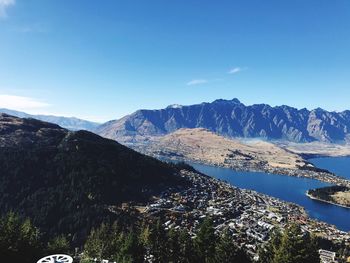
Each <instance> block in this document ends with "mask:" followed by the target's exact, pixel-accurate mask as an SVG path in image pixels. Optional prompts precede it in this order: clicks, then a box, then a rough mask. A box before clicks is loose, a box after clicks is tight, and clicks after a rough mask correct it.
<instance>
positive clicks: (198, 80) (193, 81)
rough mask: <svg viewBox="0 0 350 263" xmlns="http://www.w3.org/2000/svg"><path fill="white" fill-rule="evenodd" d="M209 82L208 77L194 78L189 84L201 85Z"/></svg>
mask: <svg viewBox="0 0 350 263" xmlns="http://www.w3.org/2000/svg"><path fill="white" fill-rule="evenodd" d="M205 83H208V80H206V79H193V80H191V81H189V82H187V86H194V85H200V84H205Z"/></svg>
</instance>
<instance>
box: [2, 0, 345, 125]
mask: <svg viewBox="0 0 350 263" xmlns="http://www.w3.org/2000/svg"><path fill="white" fill-rule="evenodd" d="M235 97H237V98H238V99H240V100H241V101H242V102H243V103H245V104H254V103H268V104H271V105H282V104H287V105H291V106H295V107H298V108H303V107H307V108H309V109H311V108H316V107H323V108H325V109H327V110H337V111H340V110H344V109H350V0H283V1H282V0H265V1H262V0H241V1H235V0H218V1H214V0H212V1H210V0H168V1H166V0H147V1H146V0H138V1H136V0H99V1H94V0H74V1H72V0H0V108H1V107H7V108H12V109H17V110H23V111H26V112H30V113H51V114H59V115H66V116H77V117H81V118H86V119H90V120H98V121H105V120H109V119H115V118H119V117H122V116H123V115H125V114H128V113H131V112H133V111H135V110H137V109H140V108H147V109H155V108H162V107H165V106H167V105H169V104H175V103H176V104H184V105H186V104H194V103H200V102H203V101H213V100H215V99H218V98H223V99H231V98H235Z"/></svg>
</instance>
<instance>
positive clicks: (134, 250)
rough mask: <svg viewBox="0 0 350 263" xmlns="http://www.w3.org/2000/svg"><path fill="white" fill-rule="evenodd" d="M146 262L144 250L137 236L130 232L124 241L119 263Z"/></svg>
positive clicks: (118, 259) (119, 254)
mask: <svg viewBox="0 0 350 263" xmlns="http://www.w3.org/2000/svg"><path fill="white" fill-rule="evenodd" d="M143 261H144V249H143V246H142V244H141V243H140V241H139V239H138V237H137V235H136V234H135V233H134V232H133V231H130V232H129V233H128V234H127V235H126V236H125V237H124V240H123V241H122V244H121V247H120V250H119V253H118V257H117V262H120V263H139V262H140V263H141V262H143Z"/></svg>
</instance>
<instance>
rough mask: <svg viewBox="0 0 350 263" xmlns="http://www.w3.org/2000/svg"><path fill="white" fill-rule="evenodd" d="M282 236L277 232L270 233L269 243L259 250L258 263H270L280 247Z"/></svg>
mask: <svg viewBox="0 0 350 263" xmlns="http://www.w3.org/2000/svg"><path fill="white" fill-rule="evenodd" d="M281 239H282V234H281V232H280V231H279V230H276V231H274V232H273V233H272V235H271V238H270V241H269V242H268V243H267V244H266V245H265V246H263V247H261V248H260V249H259V263H271V262H272V261H273V258H274V256H275V254H276V252H277V250H278V249H279V247H280V245H281Z"/></svg>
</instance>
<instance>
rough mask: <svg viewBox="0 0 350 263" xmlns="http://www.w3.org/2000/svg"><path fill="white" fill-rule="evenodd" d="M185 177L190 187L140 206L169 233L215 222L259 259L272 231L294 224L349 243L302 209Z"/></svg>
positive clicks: (348, 235) (192, 175)
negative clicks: (228, 231)
mask: <svg viewBox="0 0 350 263" xmlns="http://www.w3.org/2000/svg"><path fill="white" fill-rule="evenodd" d="M181 174H182V176H183V177H185V178H188V179H189V180H190V181H191V183H192V186H191V187H189V188H186V189H182V190H180V191H179V190H177V189H169V190H167V191H165V192H163V193H162V194H161V195H160V197H159V198H156V199H155V200H154V202H151V203H149V204H148V205H147V206H145V207H139V210H140V211H141V212H142V213H143V214H144V215H145V216H150V217H160V218H162V221H163V222H165V223H164V227H165V229H167V230H168V229H170V228H174V229H179V228H183V229H187V230H188V232H189V233H190V234H191V235H193V236H195V235H196V230H197V227H198V226H199V224H200V222H201V221H203V220H204V218H206V217H211V218H212V219H213V220H214V224H215V229H216V231H217V232H220V231H222V230H224V229H229V230H230V232H231V233H232V235H233V237H234V239H235V241H236V242H237V245H239V246H241V247H244V249H245V250H246V251H248V253H249V254H250V255H251V257H252V258H254V259H255V260H257V259H258V254H257V253H258V249H259V247H261V246H262V245H263V244H264V243H265V242H267V241H268V240H269V236H270V234H271V233H272V231H273V230H274V229H276V228H277V229H283V228H284V227H285V226H286V225H287V224H288V223H293V222H295V223H298V224H300V225H301V227H302V229H303V231H307V232H310V233H314V234H316V235H318V236H320V237H322V238H324V239H328V240H330V241H332V242H334V243H342V242H343V243H344V244H346V245H349V244H350V233H346V232H343V231H340V230H338V229H337V228H336V227H334V226H332V225H329V224H327V223H323V222H320V221H317V220H313V219H310V218H309V217H308V215H307V213H306V212H305V211H304V209H303V208H302V207H301V206H298V205H296V204H293V203H288V202H284V201H281V200H279V199H276V198H273V197H270V196H267V195H264V194H260V193H257V192H255V191H251V190H245V189H239V188H236V187H233V186H231V185H229V184H227V183H225V182H222V181H219V180H217V179H214V178H211V177H207V176H204V175H201V174H198V173H196V172H190V171H187V170H182V171H181Z"/></svg>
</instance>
